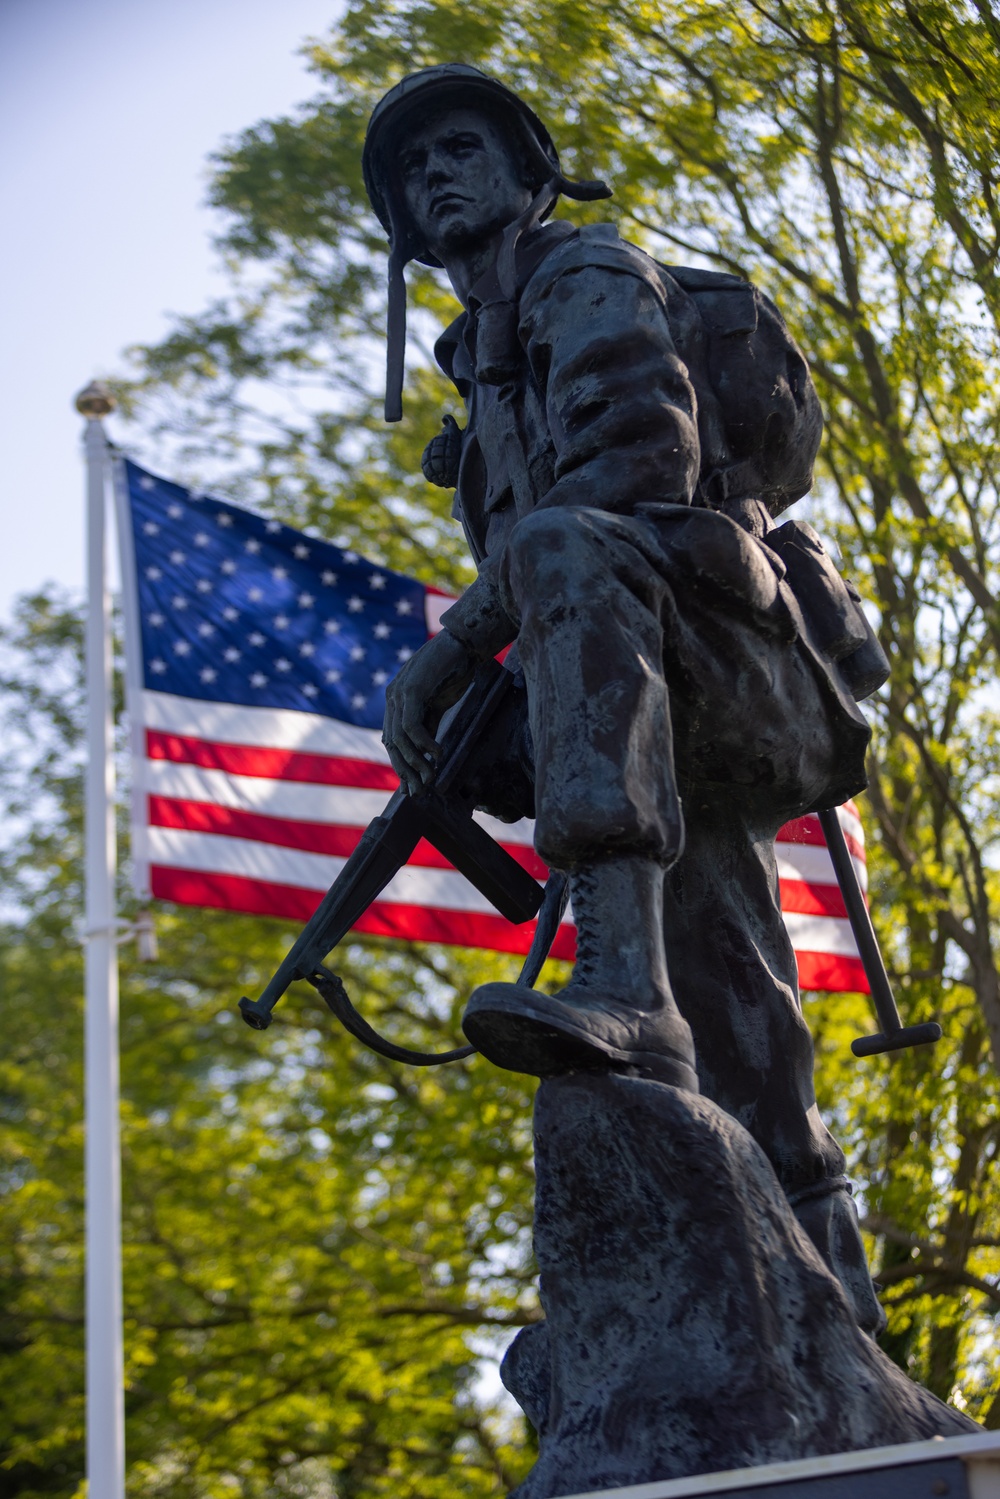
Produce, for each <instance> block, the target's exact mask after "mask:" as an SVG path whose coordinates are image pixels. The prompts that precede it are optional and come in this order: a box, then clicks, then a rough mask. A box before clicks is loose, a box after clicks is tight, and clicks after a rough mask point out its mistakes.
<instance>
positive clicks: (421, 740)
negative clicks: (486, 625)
mask: <svg viewBox="0 0 1000 1499" xmlns="http://www.w3.org/2000/svg"><path fill="white" fill-rule="evenodd" d="M477 664H478V662H477V658H476V657H475V656H474V655H473V654H472V652H471V651H470V650H469V648H468V646H465V645H463V644H462V642H461V641H460V640H456V639H455V637H454V635H451V634H449V632H448V631H447V630H446V629H445V630H442V631H441V632H440V634H438V635H435V636H434V637H433V638H432V639H431V640H428V642H427V644H426V645H423V646H421V648H420V650H419V651H417V652H416V654H415V655H413V656H411V657H410V659H409V661H407V663H406V665H405V666H403V667H402V668H401V669H400V670H399V671H398V672H397V674H396V676H395V677H393V679H392V681H391V682H390V683H389V686H388V687H387V688H386V692H385V726H384V728H383V730H382V743H383V744H384V745H385V747H386V749H387V750H388V751H389V759H390V761H391V762H392V768H393V770H394V771H395V772H396V774H397V775H398V776H399V779H400V780H401V781H402V783H403V785H404V786H406V788H407V789H408V790H409V791H410V792H411V793H412V792H415V791H419V790H420V789H421V787H423V786H429V785H430V783H431V782H432V781H433V779H434V775H435V773H436V770H437V762H438V759H439V757H440V754H441V746H440V745H439V744H438V742H437V740H436V739H435V738H434V735H433V734H432V733H431V730H430V727H429V724H430V723H431V722H432V721H433V723H434V726H435V728H436V727H437V723H438V721H439V720H440V718H441V715H442V713H444V711H445V710H446V709H447V708H450V707H451V706H452V704H453V703H457V702H458V700H459V698H460V697H461V696H462V693H463V692H464V691H465V689H466V688H467V687H468V685H469V683H470V682H471V681H472V678H473V676H474V675H475V671H476V666H477Z"/></svg>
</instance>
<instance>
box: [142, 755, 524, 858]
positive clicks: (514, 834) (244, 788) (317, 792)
mask: <svg viewBox="0 0 1000 1499" xmlns="http://www.w3.org/2000/svg"><path fill="white" fill-rule="evenodd" d="M141 775H142V784H143V787H144V789H145V790H146V791H147V792H149V793H151V794H152V795H154V796H170V797H176V798H179V799H180V800H182V801H192V802H212V803H214V804H215V805H216V806H220V807H232V808H234V809H236V810H239V811H244V812H258V813H261V814H263V815H265V816H267V817H286V818H289V819H291V820H294V821H295V822H315V823H321V824H325V823H335V824H338V825H339V826H342V827H349V828H357V827H367V825H368V823H370V822H371V820H372V818H373V817H378V816H379V815H380V813H382V812H383V811H384V810H385V806H386V803H387V802H388V800H389V796H390V793H389V792H388V791H370V790H368V789H367V788H365V787H356V786H322V785H314V784H313V783H311V782H303V781H273V780H269V779H268V778H267V777H266V776H238V775H232V774H230V772H229V771H226V770H205V769H204V768H203V767H202V766H200V765H181V764H178V763H177V762H175V761H173V760H145V761H143V764H142V771H141ZM474 815H475V818H476V821H477V822H478V823H479V824H480V825H481V826H482V827H484V828H485V829H486V831H487V832H488V833H489V835H490V837H491V838H495V839H496V840H497V841H498V842H500V843H509V844H516V845H518V846H523V847H525V848H531V847H532V836H533V831H534V823H532V822H529V821H528V820H527V819H522V821H521V822H515V823H506V822H499V821H498V820H497V819H496V818H495V817H487V816H486V814H485V813H484V812H476V813H475V814H474Z"/></svg>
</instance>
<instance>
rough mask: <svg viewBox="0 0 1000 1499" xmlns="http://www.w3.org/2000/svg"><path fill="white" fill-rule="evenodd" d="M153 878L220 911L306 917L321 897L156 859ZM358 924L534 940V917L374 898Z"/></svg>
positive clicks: (366, 928) (567, 937) (509, 948)
mask: <svg viewBox="0 0 1000 1499" xmlns="http://www.w3.org/2000/svg"><path fill="white" fill-rule="evenodd" d="M150 880H151V888H152V893H153V895H154V896H155V897H156V899H158V900H172V901H177V902H178V903H179V904H181V905H187V906H210V907H213V908H214V909H215V910H222V911H244V912H247V913H248V914H250V915H254V916H277V917H280V918H281V919H283V920H285V921H295V922H304V921H308V920H309V918H310V916H312V914H313V912H314V911H315V910H316V907H317V906H318V905H319V903H320V900H321V898H322V892H321V891H318V890H304V889H302V888H301V887H299V886H296V885H278V884H274V883H272V882H271V881H269V880H250V879H246V878H244V877H243V876H241V875H233V874H204V873H202V872H200V871H196V870H188V869H170V868H166V867H164V866H163V865H157V864H154V865H153V866H152V867H151V869H150ZM354 930H355V931H358V932H364V933H366V934H367V935H369V936H373V937H398V938H402V939H404V940H406V941H409V942H441V943H444V944H446V945H447V946H451V947H486V948H493V949H494V950H495V951H497V952H510V953H526V952H527V951H528V948H529V947H530V946H531V939H532V937H533V936H534V931H535V923H534V922H526V923H525V924H524V925H523V926H513V925H512V924H511V923H510V922H509V921H505V920H504V918H503V917H502V916H490V915H487V914H484V913H479V912H474V911H446V910H443V909H441V908H433V909H432V908H429V907H426V906H410V905H402V904H399V905H397V904H395V903H393V902H390V901H376V902H375V903H374V904H373V905H372V906H370V907H369V908H368V910H367V911H366V912H365V914H364V916H363V917H362V918H361V920H360V921H359V922H358V924H357V926H356V927H355V928H354ZM575 947H576V938H575V934H574V933H573V931H572V930H571V929H569V928H566V927H563V928H561V929H560V931H559V932H558V934H557V936H556V940H555V942H554V943H553V946H552V956H553V957H555V958H565V959H568V960H571V959H572V958H573V956H574V953H575Z"/></svg>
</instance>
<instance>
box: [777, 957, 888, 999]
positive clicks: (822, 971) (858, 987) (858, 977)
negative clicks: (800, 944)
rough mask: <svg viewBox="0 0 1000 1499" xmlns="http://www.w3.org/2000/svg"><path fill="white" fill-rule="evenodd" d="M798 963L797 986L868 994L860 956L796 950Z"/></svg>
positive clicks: (866, 980)
mask: <svg viewBox="0 0 1000 1499" xmlns="http://www.w3.org/2000/svg"><path fill="white" fill-rule="evenodd" d="M795 958H796V961H797V963H798V965H799V987H800V988H802V989H828V990H831V991H834V992H843V993H848V994H868V993H869V992H870V990H869V987H868V979H867V978H866V977H865V967H864V964H863V963H862V961H861V959H860V958H847V957H841V956H840V955H839V954H836V953H826V952H796V954H795Z"/></svg>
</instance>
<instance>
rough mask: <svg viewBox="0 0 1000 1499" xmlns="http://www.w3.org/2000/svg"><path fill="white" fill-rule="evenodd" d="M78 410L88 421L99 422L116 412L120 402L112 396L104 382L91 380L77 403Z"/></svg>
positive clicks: (81, 392)
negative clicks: (103, 417) (110, 413)
mask: <svg viewBox="0 0 1000 1499" xmlns="http://www.w3.org/2000/svg"><path fill="white" fill-rule="evenodd" d="M75 405H76V409H77V411H79V413H80V415H81V416H85V417H86V418H87V419H88V421H92V422H93V421H99V420H100V418H101V417H102V416H107V415H108V414H109V412H112V411H114V409H115V407H116V406H117V405H118V402H117V401H116V400H115V398H114V396H113V395H112V394H111V392H110V390H109V389H108V387H107V386H106V385H105V383H104V381H103V380H91V382H90V384H89V385H85V386H84V388H83V390H81V391H80V394H79V395H78V396H77V398H76V401H75Z"/></svg>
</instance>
